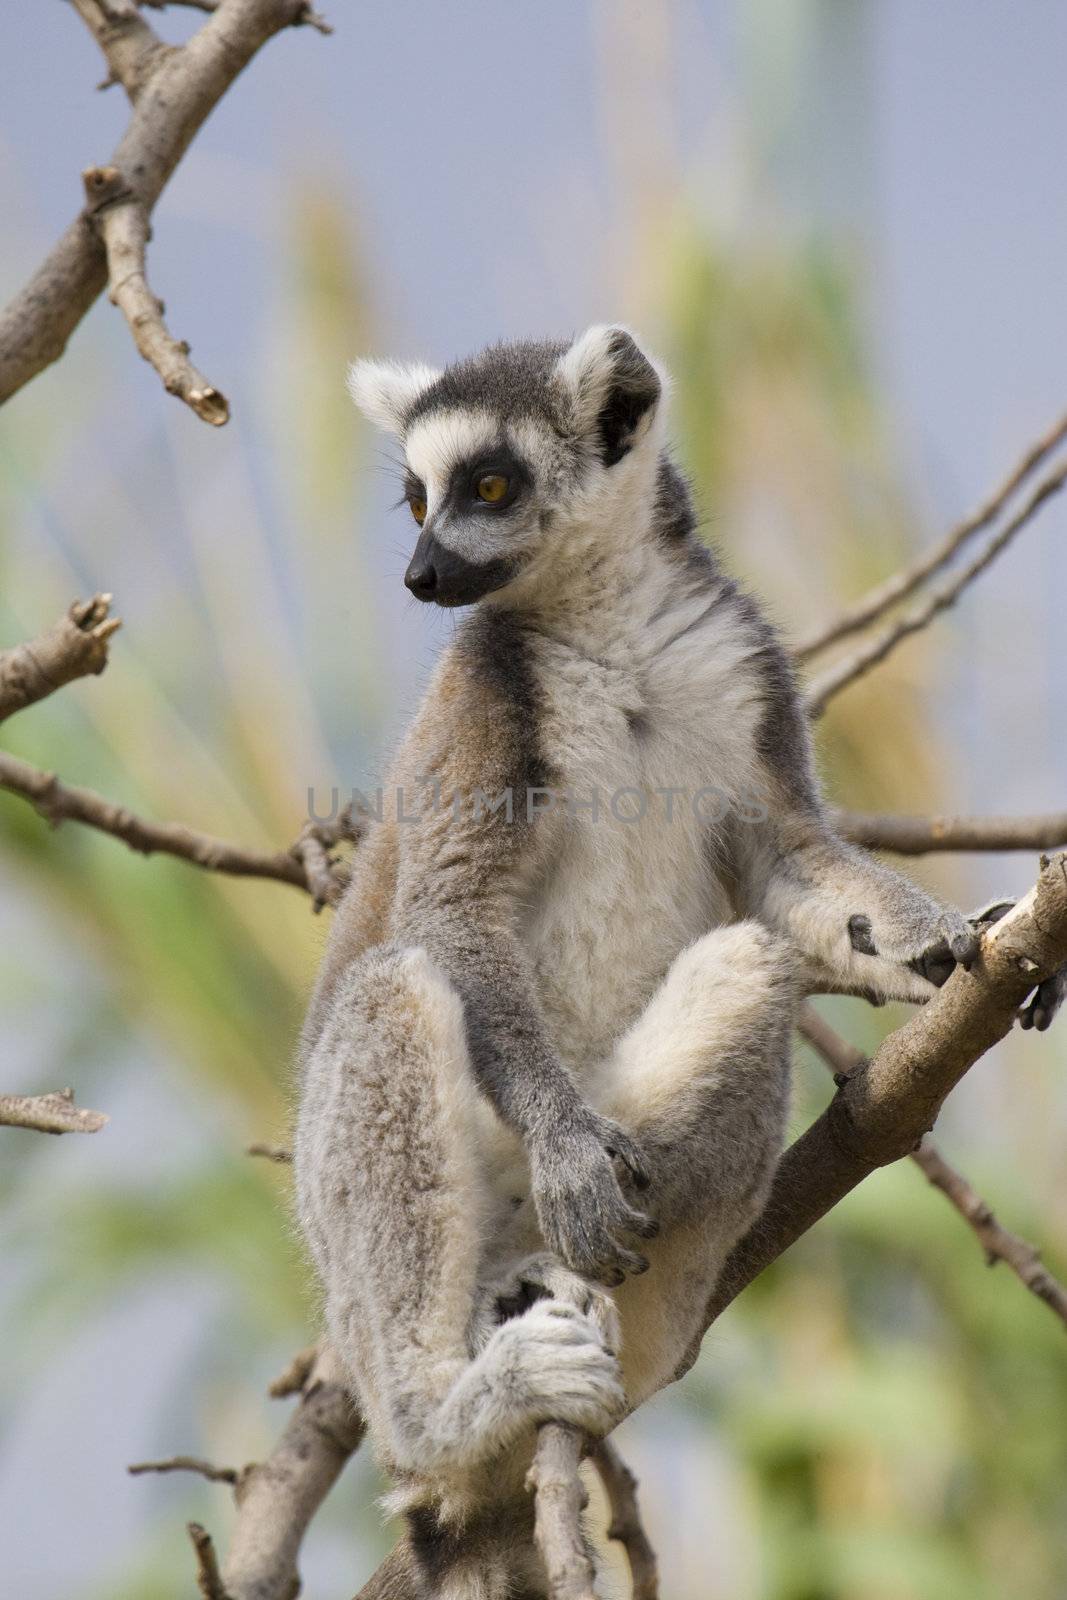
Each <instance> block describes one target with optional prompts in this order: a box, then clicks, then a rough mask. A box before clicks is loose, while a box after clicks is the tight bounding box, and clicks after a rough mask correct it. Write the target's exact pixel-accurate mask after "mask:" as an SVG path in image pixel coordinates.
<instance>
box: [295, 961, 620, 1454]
mask: <svg viewBox="0 0 1067 1600" xmlns="http://www.w3.org/2000/svg"><path fill="white" fill-rule="evenodd" d="M305 1073H306V1081H305V1088H304V1096H303V1103H302V1106H301V1112H300V1119H299V1124H298V1128H297V1138H296V1180H297V1193H298V1200H299V1207H300V1216H301V1222H302V1224H303V1227H304V1230H305V1232H306V1235H307V1237H308V1240H309V1243H310V1246H311V1249H312V1253H313V1255H314V1256H315V1259H316V1265H317V1266H318V1269H319V1273H320V1276H321V1279H322V1283H323V1287H324V1289H325V1300H326V1318H327V1324H328V1328H329V1334H330V1338H331V1340H332V1341H333V1343H334V1345H335V1347H336V1349H337V1351H338V1354H339V1355H340V1356H341V1358H342V1360H343V1361H344V1362H345V1364H346V1366H347V1368H348V1370H349V1372H350V1373H351V1375H352V1378H353V1381H354V1383H355V1386H356V1388H357V1390H358V1393H359V1396H360V1399H361V1401H362V1403H363V1405H364V1407H365V1409H366V1410H367V1412H368V1420H369V1421H370V1423H371V1427H372V1429H373V1431H374V1432H375V1433H376V1435H377V1438H378V1441H379V1444H380V1446H384V1448H385V1450H386V1452H387V1453H388V1456H389V1457H390V1458H391V1460H392V1462H393V1464H394V1465H395V1466H397V1467H406V1468H410V1469H412V1470H417V1471H419V1472H422V1473H425V1472H427V1471H429V1472H432V1471H433V1470H434V1469H435V1468H444V1467H447V1466H448V1465H450V1464H467V1463H470V1462H473V1461H474V1460H476V1459H478V1458H479V1457H481V1456H484V1455H486V1454H488V1453H490V1452H492V1451H493V1450H495V1449H497V1448H498V1447H499V1446H500V1445H501V1444H503V1443H505V1442H507V1441H508V1440H509V1439H511V1438H514V1437H516V1436H517V1435H518V1434H519V1433H521V1432H522V1431H523V1429H524V1428H526V1427H527V1426H529V1425H530V1424H532V1423H534V1422H537V1421H543V1420H545V1419H547V1418H559V1419H561V1420H565V1421H571V1422H574V1423H575V1424H577V1425H578V1426H580V1427H582V1428H584V1429H586V1430H587V1431H590V1432H592V1433H603V1432H604V1431H606V1429H607V1428H608V1427H609V1426H610V1425H611V1423H612V1421H613V1420H614V1418H615V1417H616V1415H617V1414H618V1411H619V1408H620V1406H621V1402H622V1395H621V1389H620V1385H619V1380H618V1370H617V1366H616V1363H615V1360H614V1358H613V1356H612V1355H611V1354H610V1352H609V1351H608V1350H607V1349H606V1348H605V1345H604V1341H603V1338H602V1336H601V1334H600V1331H599V1330H598V1328H597V1327H596V1325H595V1324H594V1322H593V1321H591V1320H590V1318H588V1317H587V1316H585V1315H584V1314H583V1313H582V1312H581V1310H579V1309H578V1308H577V1307H575V1306H573V1305H570V1304H565V1303H561V1302H560V1301H558V1300H556V1299H550V1300H545V1301H544V1302H540V1303H538V1304H536V1305H533V1306H532V1307H531V1308H530V1309H529V1310H528V1311H527V1312H526V1313H525V1314H524V1315H522V1316H519V1317H517V1318H514V1319H512V1320H510V1321H508V1322H506V1323H505V1324H504V1325H503V1326H501V1327H499V1328H498V1329H497V1330H496V1331H495V1333H493V1334H492V1336H491V1337H490V1338H489V1340H488V1342H487V1343H486V1344H485V1345H484V1348H483V1349H481V1351H480V1352H479V1353H478V1354H477V1355H476V1356H475V1358H474V1359H473V1360H472V1359H471V1352H470V1348H469V1343H468V1336H469V1325H470V1321H471V1316H472V1310H473V1306H474V1296H475V1287H476V1283H477V1279H478V1269H479V1257H480V1253H481V1249H482V1243H481V1236H482V1233H483V1231H484V1232H485V1233H486V1234H489V1233H490V1231H491V1228H492V1225H493V1218H492V1215H491V1207H492V1197H491V1194H490V1190H489V1185H488V1184H487V1182H486V1171H485V1164H484V1159H483V1156H482V1152H481V1148H480V1131H482V1130H484V1128H485V1126H486V1119H487V1118H488V1119H489V1120H490V1121H492V1117H493V1114H492V1113H491V1112H490V1111H489V1110H488V1108H487V1104H486V1102H485V1101H484V1099H483V1098H482V1097H481V1096H480V1095H479V1094H478V1092H477V1089H476V1087H475V1083H474V1077H473V1074H472V1072H471V1067H470V1061H469V1057H468V1053H467V1042H466V1029H465V1023H464V1014H463V1007H462V1002H461V1001H460V999H459V996H458V994H457V993H456V991H455V989H454V988H453V987H452V985H451V984H450V983H449V982H448V981H447V980H446V979H445V978H444V977H443V976H442V975H441V973H440V972H439V971H438V969H437V968H436V967H435V966H434V965H433V963H432V962H431V961H430V960H429V958H428V957H427V956H426V955H425V953H424V952H423V951H421V950H419V949H402V948H399V947H397V946H383V947H379V948H378V949H376V950H372V951H370V952H368V954H367V955H365V956H364V957H363V958H362V959H361V960H360V961H359V962H357V963H355V965H354V966H353V968H352V971H351V973H350V974H349V975H348V977H347V978H346V979H345V981H344V982H343V983H342V984H341V985H340V986H339V988H338V990H337V992H336V995H335V998H334V1000H333V1003H332V1006H331V1011H330V1015H329V1017H328V1020H327V1022H326V1024H325V1026H324V1028H323V1030H322V1032H321V1034H320V1036H319V1039H318V1041H317V1043H316V1044H315V1046H314V1048H313V1049H312V1051H311V1054H310V1057H309V1059H308V1061H307V1063H306V1066H305Z"/></svg>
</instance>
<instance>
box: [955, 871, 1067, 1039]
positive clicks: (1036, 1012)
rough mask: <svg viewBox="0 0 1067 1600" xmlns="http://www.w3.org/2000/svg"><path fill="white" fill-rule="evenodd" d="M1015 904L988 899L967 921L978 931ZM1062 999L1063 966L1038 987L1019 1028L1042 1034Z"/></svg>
mask: <svg viewBox="0 0 1067 1600" xmlns="http://www.w3.org/2000/svg"><path fill="white" fill-rule="evenodd" d="M1015 903H1016V902H1015V901H1014V900H991V901H990V902H989V904H988V905H987V906H982V907H980V909H979V910H977V911H972V912H971V915H970V919H969V920H970V922H971V923H972V924H973V925H974V926H975V927H976V928H978V929H980V930H982V929H985V928H990V927H992V925H993V923H994V922H999V921H1000V919H1001V917H1003V916H1006V915H1007V913H1008V912H1009V911H1010V910H1011V908H1012V907H1013V906H1014V905H1015ZM1064 1000H1067V967H1061V968H1060V970H1059V971H1058V972H1054V973H1053V974H1052V976H1051V978H1046V979H1045V981H1044V983H1039V984H1038V986H1037V988H1036V989H1035V990H1034V992H1033V994H1032V995H1031V996H1030V999H1029V1001H1028V1003H1027V1004H1026V1005H1025V1006H1023V1008H1022V1011H1021V1012H1020V1014H1019V1017H1020V1022H1021V1024H1022V1026H1023V1027H1024V1028H1036V1029H1037V1031H1038V1033H1044V1031H1045V1029H1046V1028H1047V1027H1048V1026H1049V1024H1050V1023H1051V1021H1052V1019H1053V1017H1054V1016H1055V1015H1056V1013H1057V1011H1058V1010H1059V1009H1060V1006H1061V1005H1062V1004H1063V1002H1064Z"/></svg>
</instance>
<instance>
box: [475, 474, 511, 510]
mask: <svg viewBox="0 0 1067 1600" xmlns="http://www.w3.org/2000/svg"><path fill="white" fill-rule="evenodd" d="M507 492H508V480H507V479H506V478H503V477H501V476H500V474H499V473H498V472H487V473H486V475H485V477H484V478H479V479H478V498H479V500H484V501H485V502H486V503H487V504H488V505H491V506H492V505H496V504H497V502H498V501H500V500H503V498H504V496H505V495H506V494H507Z"/></svg>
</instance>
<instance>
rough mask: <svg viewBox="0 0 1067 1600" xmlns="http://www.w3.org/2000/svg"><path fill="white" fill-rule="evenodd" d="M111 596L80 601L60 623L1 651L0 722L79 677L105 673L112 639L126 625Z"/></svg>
mask: <svg viewBox="0 0 1067 1600" xmlns="http://www.w3.org/2000/svg"><path fill="white" fill-rule="evenodd" d="M110 605H111V596H110V595H109V594H94V595H93V597H92V599H91V600H75V601H74V603H73V605H71V606H70V607H69V608H68V609H67V612H66V614H65V615H64V616H62V617H60V619H59V621H58V622H57V623H56V625H55V627H53V628H49V629H48V631H47V633H42V634H40V635H39V637H38V638H36V639H30V640H28V641H27V643H25V644H17V645H15V646H14V647H13V648H12V649H11V650H4V651H2V652H0V722H3V720H4V718H5V717H10V716H11V715H12V713H13V712H15V711H22V710H24V708H25V707H26V706H32V705H33V704H34V703H35V702H36V701H37V700H43V699H44V698H45V696H46V695H50V694H53V693H54V692H55V690H56V689H61V688H62V687H63V686H64V684H67V683H72V682H73V681H74V679H75V678H85V677H88V676H90V675H92V674H96V673H100V672H103V670H104V668H105V667H106V666H107V651H108V642H109V640H110V639H111V636H112V634H113V633H115V632H116V631H117V630H118V629H119V628H121V627H122V622H121V620H120V618H118V617H109V616H108V608H109V606H110Z"/></svg>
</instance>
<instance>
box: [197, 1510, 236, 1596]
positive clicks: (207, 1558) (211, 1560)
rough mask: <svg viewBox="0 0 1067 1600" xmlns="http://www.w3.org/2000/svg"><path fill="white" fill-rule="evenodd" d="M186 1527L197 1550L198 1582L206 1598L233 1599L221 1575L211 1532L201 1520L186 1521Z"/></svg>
mask: <svg viewBox="0 0 1067 1600" xmlns="http://www.w3.org/2000/svg"><path fill="white" fill-rule="evenodd" d="M186 1529H187V1531H188V1534H189V1538H190V1539H191V1540H192V1543H193V1549H194V1550H195V1551H196V1582H197V1587H198V1588H199V1590H200V1593H201V1594H202V1595H203V1597H204V1600H233V1596H232V1595H230V1594H227V1592H226V1589H225V1587H224V1585H223V1582H222V1579H221V1577H220V1576H219V1563H218V1560H217V1558H216V1555H215V1545H214V1543H213V1541H212V1538H211V1535H210V1533H208V1532H207V1531H206V1529H204V1528H202V1527H201V1526H200V1524H199V1522H188V1523H186Z"/></svg>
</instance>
